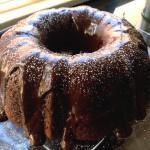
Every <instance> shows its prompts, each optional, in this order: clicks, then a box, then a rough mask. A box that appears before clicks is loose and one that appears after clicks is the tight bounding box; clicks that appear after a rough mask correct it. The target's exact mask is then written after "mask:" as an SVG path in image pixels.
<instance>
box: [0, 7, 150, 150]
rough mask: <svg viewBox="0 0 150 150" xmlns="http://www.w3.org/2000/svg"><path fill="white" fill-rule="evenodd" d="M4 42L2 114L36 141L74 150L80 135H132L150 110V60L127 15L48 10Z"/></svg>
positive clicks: (83, 137) (1, 49)
mask: <svg viewBox="0 0 150 150" xmlns="http://www.w3.org/2000/svg"><path fill="white" fill-rule="evenodd" d="M0 45H1V47H0V56H1V60H0V71H1V72H0V93H1V95H0V104H1V107H2V108H3V111H0V112H2V113H4V110H5V112H6V115H7V117H8V119H10V120H11V121H13V122H14V123H16V124H17V125H19V126H22V127H23V128H24V129H25V133H26V135H27V137H29V138H30V140H31V143H32V144H33V145H41V144H43V143H44V141H45V138H49V139H60V140H61V146H62V148H63V149H66V150H67V149H68V150H69V149H72V145H73V142H74V140H81V141H98V140H100V139H102V138H103V137H104V136H106V135H108V134H110V133H112V132H114V133H115V134H116V136H117V137H118V138H125V137H127V136H129V135H130V134H131V132H132V128H131V125H132V123H133V121H134V120H136V119H142V118H143V117H144V116H145V114H146V106H147V104H148V102H149V93H150V91H149V90H150V89H149V87H150V86H149V85H150V83H149V82H150V80H149V78H150V61H149V59H148V53H147V48H146V44H145V43H144V41H143V38H142V37H141V35H140V34H139V33H138V32H137V31H136V30H135V29H134V27H133V26H131V25H130V24H129V23H128V22H127V21H126V20H123V19H120V18H117V17H115V16H113V15H112V14H110V13H107V12H103V11H99V10H97V9H94V8H90V7H87V6H80V7H75V8H60V9H51V10H45V11H41V12H38V13H35V14H33V15H32V16H30V17H28V18H26V19H24V20H21V21H20V22H18V24H16V25H14V26H13V27H12V28H11V29H9V30H8V31H7V32H6V33H5V34H3V35H2V37H1V40H0ZM1 110H2V109H1ZM10 110H11V111H10ZM2 113H1V114H2ZM1 114H0V119H1V118H2V116H4V115H1Z"/></svg>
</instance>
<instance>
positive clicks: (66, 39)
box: [42, 31, 103, 55]
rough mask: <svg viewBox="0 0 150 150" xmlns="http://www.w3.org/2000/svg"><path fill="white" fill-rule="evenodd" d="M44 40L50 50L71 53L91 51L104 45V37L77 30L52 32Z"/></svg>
mask: <svg viewBox="0 0 150 150" xmlns="http://www.w3.org/2000/svg"><path fill="white" fill-rule="evenodd" d="M42 40H43V41H42V43H43V44H44V45H45V46H46V47H47V48H48V49H49V50H50V51H53V52H56V53H64V54H70V55H75V54H80V53H91V52H94V51H97V50H98V49H99V48H101V47H102V46H103V41H102V39H100V38H98V37H97V36H96V35H92V36H91V35H88V34H84V33H78V32H75V31H64V32H51V33H49V34H48V35H47V38H46V37H45V38H43V39H42Z"/></svg>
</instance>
